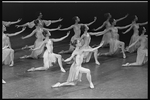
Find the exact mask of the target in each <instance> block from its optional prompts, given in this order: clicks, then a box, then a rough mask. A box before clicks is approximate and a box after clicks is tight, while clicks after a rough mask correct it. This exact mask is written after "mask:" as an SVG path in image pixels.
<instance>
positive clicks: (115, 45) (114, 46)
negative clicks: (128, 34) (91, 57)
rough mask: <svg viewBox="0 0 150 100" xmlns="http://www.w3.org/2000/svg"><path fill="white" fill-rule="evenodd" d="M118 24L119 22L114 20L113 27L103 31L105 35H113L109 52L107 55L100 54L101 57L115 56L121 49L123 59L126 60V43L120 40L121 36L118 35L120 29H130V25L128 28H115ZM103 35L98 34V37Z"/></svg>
mask: <svg viewBox="0 0 150 100" xmlns="http://www.w3.org/2000/svg"><path fill="white" fill-rule="evenodd" d="M116 23H117V20H115V19H113V22H112V25H111V27H109V28H108V29H107V30H104V31H103V34H105V33H107V32H109V33H111V35H112V37H111V38H110V39H109V41H108V43H109V52H107V53H102V54H100V53H99V54H98V56H99V55H114V54H116V53H117V52H118V50H119V48H121V50H122V53H123V58H126V55H125V49H124V48H125V43H124V42H123V41H120V40H119V34H118V29H125V28H128V27H129V26H130V25H126V26H121V27H120V26H115V25H116ZM100 35H102V34H97V35H96V36H100Z"/></svg>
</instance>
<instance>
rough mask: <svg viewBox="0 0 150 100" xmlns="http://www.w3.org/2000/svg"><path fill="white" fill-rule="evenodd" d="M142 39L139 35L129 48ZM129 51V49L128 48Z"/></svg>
mask: <svg viewBox="0 0 150 100" xmlns="http://www.w3.org/2000/svg"><path fill="white" fill-rule="evenodd" d="M140 39H141V37H139V38H138V39H137V40H136V41H135V42H134V43H132V44H131V45H130V46H129V47H128V49H129V48H131V47H132V46H134V45H135V44H136V43H137V42H138V41H139V40H140ZM127 51H128V50H127Z"/></svg>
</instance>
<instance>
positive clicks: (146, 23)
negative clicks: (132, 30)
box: [138, 21, 148, 26]
mask: <svg viewBox="0 0 150 100" xmlns="http://www.w3.org/2000/svg"><path fill="white" fill-rule="evenodd" d="M138 24H139V25H141V26H142V25H146V24H148V21H147V22H144V23H138Z"/></svg>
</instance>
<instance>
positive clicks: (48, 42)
mask: <svg viewBox="0 0 150 100" xmlns="http://www.w3.org/2000/svg"><path fill="white" fill-rule="evenodd" d="M107 16H108V17H107V20H106V21H105V22H104V23H103V24H102V25H101V26H100V27H98V28H97V29H93V31H94V32H89V26H90V25H92V24H93V23H94V22H95V21H96V19H97V18H96V17H95V18H94V20H93V21H92V22H90V23H87V24H83V23H79V22H80V19H79V17H77V16H76V17H74V18H73V19H74V20H75V24H73V25H71V26H70V27H67V28H63V29H61V26H58V27H57V28H54V29H49V28H44V25H46V26H49V25H51V24H52V23H56V22H60V21H62V20H63V19H61V18H60V19H58V20H42V13H40V14H39V16H38V18H37V19H36V20H33V21H31V22H27V23H25V24H23V25H16V26H17V27H22V30H21V31H19V32H16V33H14V34H7V33H5V31H6V27H7V26H9V25H11V24H16V23H18V22H20V21H21V20H20V19H19V20H18V21H16V22H5V21H2V25H3V27H2V33H3V41H2V42H3V48H2V49H3V59H2V63H3V64H5V65H10V66H13V65H14V61H13V60H14V50H13V49H12V48H11V44H10V41H9V37H10V36H15V35H18V34H20V33H22V32H23V31H24V30H25V29H26V27H29V28H33V27H34V26H35V29H34V30H33V31H32V33H31V34H29V35H27V36H25V37H22V39H26V38H29V37H31V36H33V35H34V34H36V38H37V39H36V41H35V43H34V45H31V46H25V47H23V48H22V49H26V48H30V50H31V51H32V52H31V54H30V55H28V56H27V55H25V56H23V57H20V58H35V59H38V58H41V57H42V58H43V63H44V66H43V67H36V68H34V67H32V68H30V69H28V70H27V71H36V70H47V69H49V68H50V67H51V66H53V63H56V61H57V62H58V64H59V67H60V70H61V71H62V72H66V71H65V69H64V68H63V66H62V62H66V63H68V62H71V67H70V71H69V76H68V79H67V81H66V82H64V83H59V82H58V83H56V84H54V85H53V86H52V87H60V86H64V85H76V83H77V82H78V81H81V77H82V73H86V75H87V79H88V81H89V83H90V88H94V85H93V83H92V79H91V74H90V70H89V69H87V68H84V67H82V63H86V62H89V61H90V59H91V56H92V54H94V59H95V63H96V64H98V65H100V62H99V61H98V56H101V55H113V54H116V52H118V50H119V49H121V52H122V54H123V58H126V55H125V51H128V52H130V53H132V52H134V51H136V50H137V58H136V62H134V63H126V64H123V65H122V66H130V65H141V64H143V63H146V62H147V60H148V59H147V58H146V57H147V56H148V51H147V49H148V48H147V44H148V43H147V40H148V38H147V35H145V32H146V29H145V28H143V32H142V34H141V35H139V27H140V26H142V25H146V24H147V23H148V22H144V23H137V20H138V17H137V16H135V18H134V20H133V21H132V23H131V24H129V25H126V26H121V27H120V26H115V25H116V23H117V22H118V21H121V20H123V19H125V18H126V17H127V16H128V14H127V15H126V16H124V17H122V18H119V19H113V20H112V16H111V14H110V13H107ZM111 21H112V22H111ZM104 26H105V27H106V29H105V30H103V31H99V32H97V31H98V30H100V29H101V28H102V27H104ZM128 27H129V28H128ZM125 28H128V29H127V30H126V31H125V32H123V34H126V33H127V32H129V31H130V30H131V29H133V30H134V33H133V35H132V37H131V40H130V43H129V46H127V47H126V48H125V43H124V42H123V41H120V40H119V34H118V29H125ZM70 29H73V30H74V33H75V34H74V35H73V37H72V38H71V41H70V44H69V45H70V47H69V50H66V51H61V52H59V54H56V53H54V52H53V42H59V41H62V40H64V39H65V38H67V37H68V36H69V34H70V31H69V32H67V35H66V36H64V37H61V38H57V39H54V38H51V33H50V32H51V31H55V30H60V31H65V30H70ZM82 33H83V34H82ZM92 35H95V36H103V38H102V40H101V42H100V44H99V45H97V46H96V47H94V46H93V47H91V46H90V45H89V44H90V42H91V36H92ZM107 44H109V52H108V53H100V52H99V51H98V49H99V48H100V47H103V46H105V45H107ZM45 47H46V50H45V49H44V48H45ZM62 53H72V54H71V56H70V57H69V58H68V59H66V60H64V59H63V58H62V56H61V54H62ZM2 82H3V83H5V82H4V80H2Z"/></svg>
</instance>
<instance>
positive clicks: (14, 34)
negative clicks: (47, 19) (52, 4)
mask: <svg viewBox="0 0 150 100" xmlns="http://www.w3.org/2000/svg"><path fill="white" fill-rule="evenodd" d="M25 29H26V27H24V28H22V30H21V31H19V32H16V33H11V34H6V35H7V36H16V35H18V34H20V33H22V32H23V31H24V30H25Z"/></svg>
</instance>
